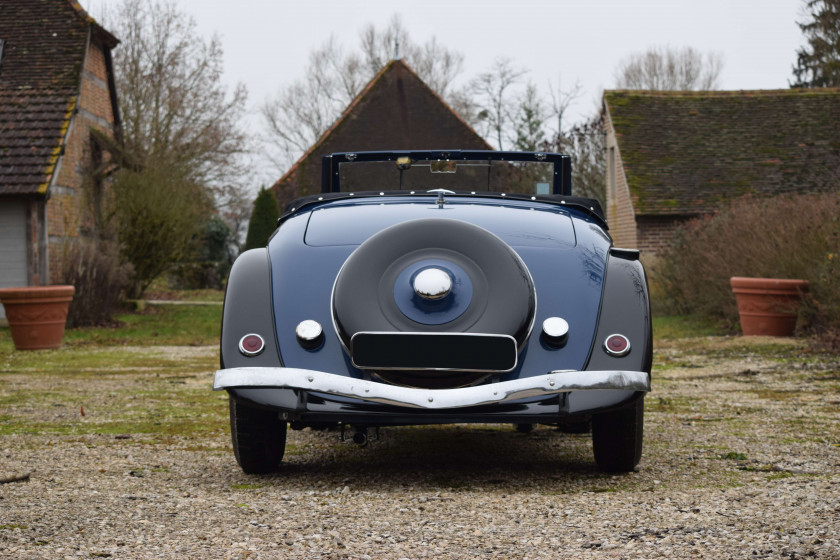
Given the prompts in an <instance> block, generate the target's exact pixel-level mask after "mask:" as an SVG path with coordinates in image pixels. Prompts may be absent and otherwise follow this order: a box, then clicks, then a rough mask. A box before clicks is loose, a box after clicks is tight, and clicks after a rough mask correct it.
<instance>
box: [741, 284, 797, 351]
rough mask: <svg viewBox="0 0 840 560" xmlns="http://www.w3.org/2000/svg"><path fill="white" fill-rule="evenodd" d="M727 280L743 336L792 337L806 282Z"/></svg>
mask: <svg viewBox="0 0 840 560" xmlns="http://www.w3.org/2000/svg"><path fill="white" fill-rule="evenodd" d="M729 281H730V284H731V286H732V291H733V292H734V293H735V299H736V301H737V302H738V314H739V315H740V317H741V330H742V331H743V333H744V335H745V336H753V335H765V336H793V331H794V329H795V328H796V317H797V315H798V312H799V306H800V304H801V303H802V294H803V293H805V292H807V291H808V282H807V281H805V280H789V279H782V278H742V277H738V276H735V277H732V278H731V279H730V280H729Z"/></svg>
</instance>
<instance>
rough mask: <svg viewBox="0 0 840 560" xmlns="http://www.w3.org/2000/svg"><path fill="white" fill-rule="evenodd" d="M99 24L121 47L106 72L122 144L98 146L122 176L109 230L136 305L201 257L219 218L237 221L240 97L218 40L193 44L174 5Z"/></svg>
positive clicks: (143, 4)
mask: <svg viewBox="0 0 840 560" xmlns="http://www.w3.org/2000/svg"><path fill="white" fill-rule="evenodd" d="M104 19H105V20H106V21H107V22H108V23H107V25H108V27H109V28H111V29H113V30H114V32H115V33H116V34H117V35H118V36H119V37H120V38H121V40H122V44H121V48H119V49H116V50H115V51H114V67H115V71H116V74H115V77H116V85H117V93H118V95H119V96H120V108H121V110H122V131H121V132H122V138H123V140H124V142H123V143H122V144H119V143H114V142H109V141H108V140H107V139H104V140H102V139H100V140H101V141H102V142H103V146H104V147H105V149H106V150H108V151H109V152H110V153H111V154H112V156H114V158H113V159H114V161H115V162H117V163H118V164H119V165H120V166H121V167H122V170H121V171H119V172H118V174H117V175H116V178H115V180H114V182H113V194H114V196H113V200H112V201H111V203H112V205H113V208H111V209H110V210H109V212H108V215H109V217H108V220H107V221H109V222H111V223H112V224H115V226H114V227H115V229H116V230H117V236H118V238H119V243H120V252H121V254H122V257H123V259H124V260H126V261H128V262H130V263H131V264H132V265H133V267H134V278H133V279H132V283H131V286H130V292H131V294H132V296H133V297H138V296H139V295H141V294H142V293H143V291H144V290H145V289H146V287H147V286H148V285H149V283H150V282H151V281H152V280H154V278H156V277H157V276H158V275H160V274H161V273H162V272H164V271H165V270H167V269H168V268H169V266H170V265H171V264H172V263H174V262H176V261H178V260H181V259H185V258H190V256H191V255H192V254H195V253H196V252H197V251H198V250H199V249H200V247H197V245H196V240H197V239H199V238H200V235H201V232H202V228H203V227H204V226H205V225H206V224H208V223H209V222H210V221H212V216H213V215H214V214H216V213H217V212H218V211H221V212H220V215H219V217H223V216H225V217H228V218H231V222H232V223H231V224H230V226H229V227H232V228H236V227H237V225H238V224H237V222H238V221H240V220H241V219H242V218H241V217H240V216H238V214H240V213H241V209H237V207H238V206H242V204H243V202H242V200H240V199H242V198H243V197H245V196H246V195H245V189H246V187H245V185H244V184H243V177H245V176H246V167H247V166H246V161H245V159H244V156H245V155H246V153H247V152H248V151H249V150H248V148H249V146H248V144H247V142H246V134H245V132H244V126H243V124H244V121H243V117H244V113H245V101H246V91H245V88H244V87H243V86H241V85H240V86H237V87H236V88H235V89H234V91H233V92H231V93H228V91H227V90H226V88H225V87H224V86H223V85H222V79H221V78H222V72H223V57H222V54H223V53H222V47H221V42H220V40H219V38H218V37H216V36H213V37H212V38H210V39H209V40H205V39H204V38H203V37H201V36H199V35H198V33H197V31H196V24H195V21H194V20H193V19H192V18H191V17H189V16H187V15H185V14H184V13H182V12H180V11H178V9H177V8H176V6H175V4H174V3H172V2H169V1H166V0H123V1H122V3H120V4H119V5H118V6H117V7H116V9H115V10H114V11H113V12H110V13H106V14H105V18H104ZM214 206H216V208H214Z"/></svg>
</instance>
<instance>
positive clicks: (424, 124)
mask: <svg viewBox="0 0 840 560" xmlns="http://www.w3.org/2000/svg"><path fill="white" fill-rule="evenodd" d="M434 149H441V150H446V149H452V150H456V149H463V150H491V149H492V147H491V146H490V145H489V144H488V143H487V142H486V141H485V140H484V139H482V138H481V136H479V135H478V133H476V132H475V131H474V130H473V129H472V128H471V127H470V126H469V125H468V124H467V123H466V122H465V121H464V120H463V119H462V118H461V117H460V116H459V115H458V114H457V113H455V112H454V111H453V110H452V109H451V108H450V107H449V106H448V105H447V104H446V103H445V102H444V101H443V99H441V98H440V96H438V95H437V93H435V92H434V91H433V90H432V89H431V88H430V87H429V86H428V85H426V83H425V82H423V80H421V79H420V77H419V76H418V75H417V74H416V73H415V72H414V70H412V69H411V68H410V67H409V66H408V65H407V64H406V63H405V62H404V61H402V60H391V61H390V62H389V63H388V64H386V65H385V67H384V68H382V70H380V71H379V73H377V74H376V76H374V77H373V79H372V80H371V81H370V82H369V83H368V85H367V86H366V87H365V88H364V89H363V90H362V91H361V92H360V93H359V95H357V96H356V98H355V99H354V100H353V101H352V102H351V103H350V105H348V106H347V108H346V109H345V110H344V112H343V113H342V115H341V116H340V117H339V118H338V119H337V120H336V122H335V123H334V124H333V125H332V127H330V129H329V130H327V131H326V132H325V133H324V134H323V135H322V136H321V138H320V139H318V141H317V142H316V143H315V144H314V145H313V146H312V147H311V148H309V150H307V152H306V153H305V154H303V156H301V158H300V159H299V160H298V161H297V162H296V163H295V164H294V165H293V166H292V167H291V169H289V171H287V172H286V174H285V175H283V177H281V178H280V179H279V180H278V181H277V182H276V183H275V184H274V185H273V187H272V188H273V189H274V192H275V194H276V195H277V200H278V202H279V203H280V207H281V208H284V207H285V206H286V204H287V203H288V202H290V201H291V200H293V199H295V198H298V197H301V196H306V195H311V194H315V193H318V192H321V158H322V156H324V155H326V154H331V153H335V152H355V151H359V152H361V151H368V150H434Z"/></svg>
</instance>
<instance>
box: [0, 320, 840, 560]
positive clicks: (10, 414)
mask: <svg viewBox="0 0 840 560" xmlns="http://www.w3.org/2000/svg"><path fill="white" fill-rule="evenodd" d="M61 352H62V351H59V352H58V353H55V355H54V359H55V361H57V362H62V363H69V364H71V365H68V366H66V367H63V368H59V369H57V370H55V371H50V370H49V368H44V367H42V366H39V367H30V366H28V365H27V362H26V360H31V359H34V358H28V357H26V358H17V357H16V356H17V355H15V356H14V357H13V358H11V359H9V363H6V364H3V363H0V434H2V435H1V436H0V478H10V477H12V478H13V477H16V476H24V475H27V474H28V475H29V477H28V479H26V480H22V481H18V482H8V483H4V484H0V557H3V558H16V559H18V558H20V559H36V558H39V559H40V558H44V559H55V558H59V559H60V558H109V557H110V558H129V559H133V558H137V559H145V558H236V559H239V558H336V559H349V558H358V559H363V558H389V559H390V558H393V559H402V558H409V559H415V558H470V559H472V558H506V559H507V558H714V559H721V558H790V559H795V558H840V406H839V405H840V358H838V357H837V356H827V355H814V354H809V353H807V352H805V351H804V347H803V344H802V343H801V342H797V341H785V340H779V339H761V338H754V339H744V338H729V337H715V338H708V339H691V340H685V339H683V340H679V341H674V342H670V343H663V344H659V345H658V348H657V352H656V357H655V370H654V376H655V377H654V391H653V392H652V393H651V394H650V395H649V396H648V398H647V400H646V425H645V432H646V434H645V436H646V437H645V451H644V456H643V459H642V462H641V464H640V466H639V468H638V470H637V472H634V473H630V474H627V475H620V476H612V475H607V474H603V473H600V472H598V471H597V470H595V467H594V463H593V460H592V456H591V454H592V452H591V444H590V440H589V435H588V434H580V435H572V434H563V433H560V432H558V431H556V430H554V429H553V428H551V427H539V428H537V429H536V430H534V431H533V432H531V433H530V434H521V433H518V432H516V431H514V430H513V429H512V428H511V427H510V426H486V425H479V426H463V425H458V426H442V427H410V428H392V429H383V430H382V432H381V434H380V438H379V439H378V440H376V441H374V442H372V443H371V444H370V445H368V446H367V447H364V448H360V447H357V446H354V445H353V444H350V443H346V442H345V443H343V442H340V441H338V438H337V434H336V433H334V432H313V431H311V430H305V431H301V432H290V433H289V443H288V446H287V456H286V459H285V460H284V465H283V468H282V471H281V472H280V473H278V474H276V475H273V476H270V477H258V476H247V475H244V474H242V472H241V471H240V470H239V469H238V467H237V466H236V464H235V461H234V458H233V453H232V451H231V449H230V444H229V440H228V437H229V435H228V431H227V427H226V426H225V421H226V414H227V411H226V401H225V396H224V394H219V393H211V392H210V391H209V386H210V378H211V375H210V373H209V372H210V371H212V368H213V367H214V365H213V363H214V361H215V359H216V358H215V349H213V348H158V349H154V350H149V349H130V348H129V349H120V350H119V352H120V353H121V354H120V355H119V356H121V357H122V356H128V357H129V358H130V357H131V356H134V357H135V358H139V359H141V360H143V361H144V362H145V364H146V365H144V366H143V367H142V368H141V367H139V366H136V367H135V366H132V367H116V366H112V367H108V366H101V365H95V364H94V365H91V364H89V363H86V362H85V363H80V364H77V366H72V364H73V363H75V362H74V361H73V360H74V359H78V360H81V358H75V356H77V354H78V351H76V354H74V353H73V352H72V351H70V350H68V351H67V352H68V353H66V354H62V353H61ZM50 359H53V358H50ZM50 359H47V362H49V361H50ZM121 359H122V358H121ZM106 361H107V360H106ZM124 361H126V362H128V363H132V360H131V359H125V360H124ZM59 370H60V371H61V373H57V371H59ZM83 412H84V416H82V413H83ZM144 426H146V427H144ZM148 426H152V428H148ZM155 426H157V431H158V433H155V428H154V427H155Z"/></svg>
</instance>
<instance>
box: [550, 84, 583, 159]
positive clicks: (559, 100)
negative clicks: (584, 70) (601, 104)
mask: <svg viewBox="0 0 840 560" xmlns="http://www.w3.org/2000/svg"><path fill="white" fill-rule="evenodd" d="M562 85H563V81H562V79H561V78H560V76H558V77H557V88H556V89H555V88H554V86H553V85H552V84H550V83H549V84H548V93H549V95H550V96H551V113H552V116H553V117H554V118H555V119H556V120H557V131H556V134H555V138H556V140H555V144H556V149H557V151H558V152H562V151H563V150H562V148H563V126H564V122H563V117H564V116H565V115H566V111H568V109H569V107H571V105H572V102H574V100H575V99H577V98H578V97H580V96H581V94H582V92H583V86H581V85H580V82H575V85H573V86H572V87H571V89H568V90H564V89H563V87H562Z"/></svg>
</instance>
